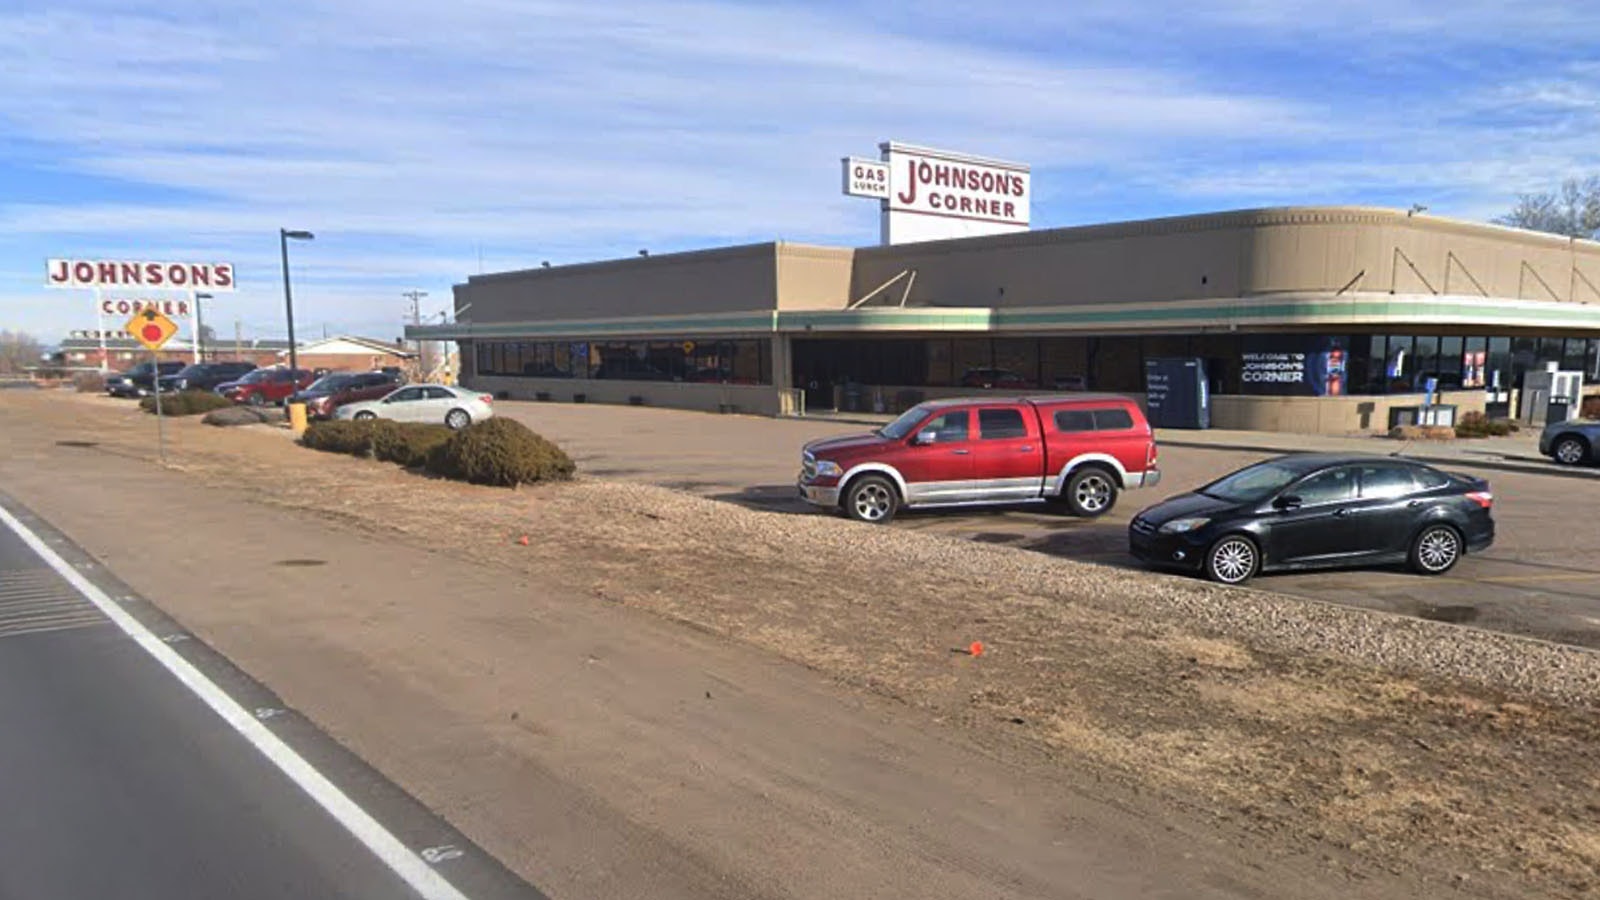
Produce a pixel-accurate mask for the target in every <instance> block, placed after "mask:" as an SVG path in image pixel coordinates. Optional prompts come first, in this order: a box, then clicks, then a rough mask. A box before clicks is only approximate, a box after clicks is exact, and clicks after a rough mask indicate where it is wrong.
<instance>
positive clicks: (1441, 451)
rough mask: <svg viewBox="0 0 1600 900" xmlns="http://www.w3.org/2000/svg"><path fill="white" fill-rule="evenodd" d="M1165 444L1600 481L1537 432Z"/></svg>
mask: <svg viewBox="0 0 1600 900" xmlns="http://www.w3.org/2000/svg"><path fill="white" fill-rule="evenodd" d="M806 418H807V419H809V420H812V421H817V422H828V423H830V424H843V423H855V424H859V425H865V426H870V427H873V428H876V427H878V426H880V425H883V424H885V423H887V422H891V421H893V420H894V416H890V415H875V414H872V413H811V414H808V415H807V416H806ZM1156 441H1157V442H1158V443H1159V444H1161V445H1162V446H1164V447H1189V448H1194V449H1199V450H1236V451H1241V452H1245V453H1273V454H1276V453H1302V452H1319V453H1376V454H1382V455H1389V454H1397V455H1400V456H1405V457H1408V458H1410V459H1415V460H1418V461H1421V462H1426V463H1432V464H1434V465H1440V466H1472V467H1475V468H1481V469H1499V470H1503V471H1508V472H1527V473H1530V474H1534V475H1557V476H1564V477H1569V478H1583V479H1589V480H1600V468H1594V467H1570V466H1562V465H1558V464H1557V463H1556V462H1555V461H1553V460H1551V459H1550V458H1549V457H1546V456H1541V455H1539V431H1538V430H1537V429H1526V428H1525V429H1524V430H1522V431H1520V432H1518V433H1516V434H1512V435H1508V436H1506V437H1499V438H1462V439H1459V440H1447V441H1400V440H1394V439H1392V438H1388V437H1383V436H1380V435H1327V434H1286V433H1282V432H1276V431H1233V430H1228V429H1221V428H1209V429H1176V428H1160V429H1157V430H1156Z"/></svg>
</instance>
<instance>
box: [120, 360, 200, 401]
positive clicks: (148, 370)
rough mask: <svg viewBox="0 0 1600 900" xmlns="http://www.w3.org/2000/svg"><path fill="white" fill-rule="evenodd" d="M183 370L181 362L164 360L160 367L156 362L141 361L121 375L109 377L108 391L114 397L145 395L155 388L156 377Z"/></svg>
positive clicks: (174, 373)
mask: <svg viewBox="0 0 1600 900" xmlns="http://www.w3.org/2000/svg"><path fill="white" fill-rule="evenodd" d="M182 370H183V363H181V362H164V363H161V364H160V368H159V369H158V368H157V367H156V364H155V363H147V362H146V363H139V364H138V365H137V366H134V367H133V368H131V369H129V370H128V371H126V372H123V373H122V374H121V375H112V376H111V377H110V378H107V379H106V393H108V394H110V395H111V396H113V397H143V396H145V395H147V394H149V393H150V392H151V391H153V390H155V383H156V378H158V377H161V376H165V375H176V374H178V372H180V371H182Z"/></svg>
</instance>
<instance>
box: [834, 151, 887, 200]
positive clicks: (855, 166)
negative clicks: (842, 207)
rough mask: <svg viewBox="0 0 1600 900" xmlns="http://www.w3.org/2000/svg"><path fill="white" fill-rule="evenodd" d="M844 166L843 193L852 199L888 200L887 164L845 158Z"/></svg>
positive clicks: (856, 157) (851, 157)
mask: <svg viewBox="0 0 1600 900" xmlns="http://www.w3.org/2000/svg"><path fill="white" fill-rule="evenodd" d="M842 163H843V166H844V192H845V193H846V194H849V195H850V196H852V197H876V198H878V199H880V200H887V199H889V164H888V163H883V162H878V161H877V160H875V159H862V158H861V157H859V156H847V157H845V158H844V159H843V160H842Z"/></svg>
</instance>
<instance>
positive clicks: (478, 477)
mask: <svg viewBox="0 0 1600 900" xmlns="http://www.w3.org/2000/svg"><path fill="white" fill-rule="evenodd" d="M300 441H301V443H302V444H304V445H305V446H307V447H310V448H311V449H313V450H322V451H326V452H329V453H347V454H350V455H353V456H371V457H373V458H375V459H380V460H384V461H386V462H393V463H398V464H399V465H402V466H405V467H406V468H417V467H422V468H425V469H426V470H427V471H428V472H431V473H433V474H435V475H439V476H441V477H444V478H451V479H455V480H457V481H468V482H472V483H473V484H490V485H498V486H501V487H515V486H516V485H519V484H537V483H538V482H541V481H559V480H565V479H567V478H571V477H572V474H573V472H574V471H576V470H577V466H576V465H575V464H574V463H573V462H572V459H571V458H569V457H568V456H567V454H566V453H565V452H563V451H562V449H561V448H560V447H557V446H556V445H555V444H552V443H551V442H549V441H547V440H545V439H544V438H542V437H540V436H539V435H537V434H535V433H534V432H532V431H530V430H529V429H528V427H527V426H525V425H523V424H522V423H520V422H516V421H514V420H511V419H489V420H487V421H484V422H479V423H478V424H476V425H471V426H469V427H467V428H464V429H462V430H461V431H451V430H450V429H448V428H446V427H445V426H443V425H424V424H419V423H412V422H388V421H384V420H382V419H374V420H367V421H361V422H317V423H314V424H312V425H311V427H309V428H307V429H306V433H305V435H304V436H303V437H301V439H300Z"/></svg>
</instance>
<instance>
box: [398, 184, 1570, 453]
mask: <svg viewBox="0 0 1600 900" xmlns="http://www.w3.org/2000/svg"><path fill="white" fill-rule="evenodd" d="M456 308H457V309H458V310H461V311H462V312H461V314H460V315H459V316H458V321H457V322H455V323H453V324H448V325H439V326H422V327H412V328H408V329H407V334H408V336H410V337H417V338H422V339H438V340H454V341H458V342H460V345H461V348H462V354H461V358H462V377H463V380H464V382H466V383H468V384H471V385H473V386H474V387H477V388H480V389H484V390H490V391H495V392H497V393H504V394H507V395H509V396H512V397H530V398H531V397H543V398H547V399H552V400H559V401H571V400H574V399H581V400H584V401H588V402H607V403H629V402H633V403H644V404H650V405H661V406H680V407H688V408H695V409H707V410H717V409H721V410H738V411H743V412H756V413H765V414H796V413H801V412H804V411H807V410H810V411H817V410H820V409H850V410H858V411H882V412H894V411H897V410H899V409H902V408H904V407H906V406H908V405H910V404H913V403H915V402H918V401H919V400H920V399H923V398H931V397H937V396H948V395H953V394H970V393H975V392H982V391H1005V392H1011V393H1015V392H1018V391H1041V390H1042V391H1054V390H1078V389H1090V390H1105V391H1117V392H1124V393H1129V394H1141V393H1143V392H1144V390H1145V384H1144V374H1145V361H1146V360H1149V359H1155V358H1166V357H1181V358H1193V359H1198V360H1203V361H1204V362H1203V364H1204V367H1205V369H1206V373H1207V382H1208V384H1209V387H1210V390H1211V394H1212V397H1213V407H1212V408H1213V414H1212V425H1213V427H1222V428H1265V429H1271V430H1287V431H1309V432H1334V433H1337V432H1346V431H1360V430H1381V429H1384V428H1387V427H1388V426H1389V424H1390V423H1391V420H1392V414H1391V410H1392V409H1397V408H1398V409H1404V408H1408V407H1415V406H1417V405H1418V404H1420V403H1421V402H1422V391H1423V389H1424V387H1425V386H1426V385H1427V384H1429V383H1430V382H1431V383H1433V384H1435V385H1436V386H1437V387H1438V388H1439V389H1440V390H1441V391H1442V392H1443V395H1442V400H1443V402H1446V403H1450V404H1454V405H1456V406H1457V407H1458V409H1459V411H1461V412H1466V411H1469V410H1473V409H1477V410H1482V409H1484V408H1485V405H1486V402H1489V401H1492V400H1493V399H1494V397H1495V395H1494V394H1491V393H1488V392H1487V391H1486V389H1493V388H1495V387H1496V386H1497V385H1498V386H1499V387H1500V388H1502V389H1504V390H1506V391H1508V392H1514V390H1515V388H1516V387H1517V384H1518V382H1519V381H1520V379H1521V378H1522V376H1523V373H1525V372H1526V371H1528V370H1530V369H1535V368H1542V367H1544V365H1545V364H1547V363H1552V362H1553V363H1556V364H1557V365H1559V366H1560V367H1562V368H1563V369H1580V370H1582V371H1583V372H1585V373H1586V376H1585V377H1586V380H1595V379H1596V378H1597V376H1600V244H1596V243H1594V242H1589V241H1581V240H1572V239H1567V238H1558V237H1553V236H1550V235H1543V234H1536V233H1532V232H1526V231H1520V230H1516V229H1509V228H1501V227H1497V226H1489V225H1480V224H1475V223H1468V222H1460V221H1453V220H1449V219H1442V218H1437V217H1432V216H1423V215H1410V214H1407V213H1405V212H1400V211H1395V210H1388V209H1373V208H1360V207H1307V208H1285V209H1265V210H1246V211H1240V212H1228V213H1219V214H1214V215H1203V216H1185V217H1179V218H1169V219H1155V220H1149V221H1139V222H1123V223H1114V224H1106V225H1094V226H1088V227H1079V228H1059V229H1050V230H1041V231H1032V232H1027V233H1022V234H1012V235H1001V236H994V237H981V238H967V239H961V240H951V241H937V242H929V243H922V244H910V245H900V246H882V247H871V248H863V249H846V248H833V247H817V246H808V245H800V244H789V243H768V244H756V245H750V246H742V247H729V248H723V249H715V250H705V251H698V252H691V253H677V254H670V255H662V256H650V257H639V258H629V259H621V260H615V261H608V262H600V263H591V264H583V265H572V266H560V267H555V268H548V267H546V268H539V269H531V270H526V271H518V272H507V273H502V274H492V275H481V276H473V277H471V278H469V279H468V280H467V282H466V283H465V284H462V285H458V286H457V287H456ZM1511 399H1512V400H1513V402H1514V397H1513V398H1511ZM1491 411H1496V410H1491Z"/></svg>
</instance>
